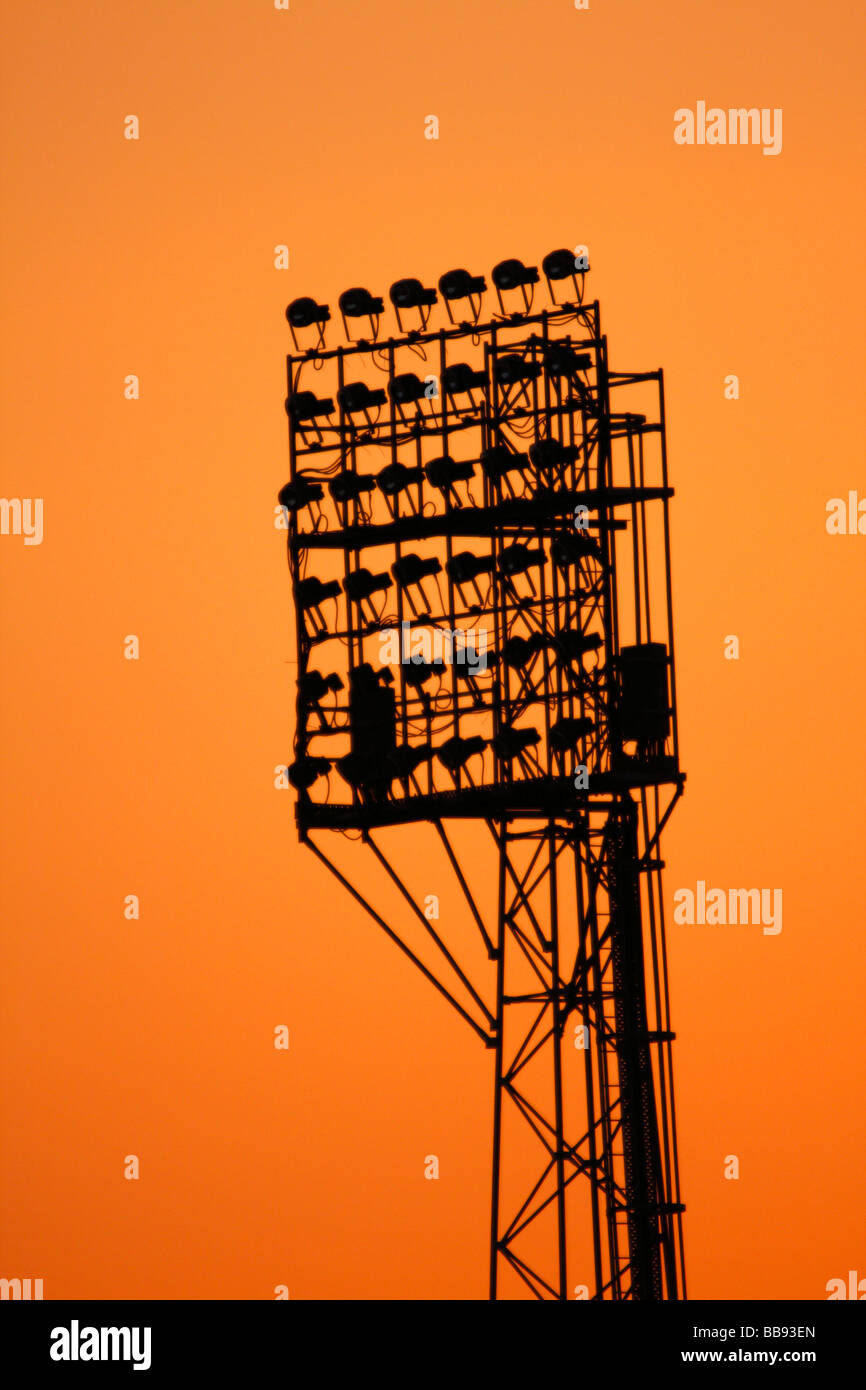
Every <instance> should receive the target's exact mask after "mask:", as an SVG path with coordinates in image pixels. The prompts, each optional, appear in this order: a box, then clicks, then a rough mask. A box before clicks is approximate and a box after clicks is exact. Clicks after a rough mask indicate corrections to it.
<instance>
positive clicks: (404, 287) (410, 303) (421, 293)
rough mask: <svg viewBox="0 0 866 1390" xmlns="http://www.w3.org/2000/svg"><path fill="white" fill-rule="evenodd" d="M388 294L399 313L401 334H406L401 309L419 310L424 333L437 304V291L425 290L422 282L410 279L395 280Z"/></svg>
mask: <svg viewBox="0 0 866 1390" xmlns="http://www.w3.org/2000/svg"><path fill="white" fill-rule="evenodd" d="M388 293H389V295H390V298H391V303H392V304H393V305H394V308H395V310H396V311H397V322H398V323H399V325H400V332H401V333H403V332H405V329H404V328H403V320H402V318H401V317H400V310H401V309H417V310H418V314H419V316H420V319H421V329H422V331H423V330H424V329H425V328H426V327H427V320H428V319H429V317H430V309H431V308H432V306H433V305H434V304H435V303H436V297H437V296H436V291H435V290H428V289H425V288H424V286H423V285H422V284H421V281H420V280H414V279H411V278H410V279H408V280H395V281H394V283H393V285H392V286H391V288H390V290H389V291H388ZM425 310H426V311H427V312H426V313H425V312H424V311H425Z"/></svg>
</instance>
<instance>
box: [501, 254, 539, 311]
mask: <svg viewBox="0 0 866 1390" xmlns="http://www.w3.org/2000/svg"><path fill="white" fill-rule="evenodd" d="M491 278H492V280H493V283H494V285H495V286H496V296H497V298H498V300H499V308H500V310H501V311H502V313H503V314H504V313H505V305H504V303H503V302H502V291H503V290H517V289H519V290H520V291H521V293H522V295H523V306H524V309H525V310H526V313H527V314H528V313H529V310H530V308H531V307H532V301H531V299H530V298H529V296H528V295H527V293H526V286H527V285H537V284H538V267H537V266H534V265H524V264H523V262H522V261H518V260H516V259H512V260H508V261H500V262H499V264H498V265H495V266H494V267H493V271H492V274H491Z"/></svg>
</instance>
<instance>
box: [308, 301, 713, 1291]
mask: <svg viewBox="0 0 866 1390" xmlns="http://www.w3.org/2000/svg"><path fill="white" fill-rule="evenodd" d="M467 357H469V358H470V359H471V360H470V361H469V362H466V358H467ZM419 360H423V361H424V362H425V366H426V369H427V383H428V385H427V390H426V391H425V394H424V395H423V397H421V396H417V394H416V399H414V400H411V401H408V402H407V401H405V400H402V399H401V393H405V391H406V386H405V383H406V381H407V379H408V374H409V372H410V368H411V365H412V363H413V362H414V364H415V365H416V366H417V363H418V361H419ZM360 367H363V369H364V373H365V387H366V389H367V395H365V393H364V391H363V390H360V391H359V390H358V388H357V384H356V382H355V376H356V372H357V369H358V368H360ZM431 379H435V383H436V387H437V390H436V393H435V394H433V393H432V391H431V389H430V386H429V383H430V381H431ZM418 380H419V381H420V378H418ZM401 382H402V383H403V385H402V386H401V384H400V383H401ZM311 383H312V385H314V386H315V388H316V389H315V391H312V390H311ZM323 383H324V384H325V389H326V391H327V392H328V394H325V393H324V392H323V389H322V384H323ZM288 387H289V397H288V400H287V409H288V413H289V446H290V461H291V481H290V484H289V486H288V488H287V489H284V491H283V493H281V500H282V501H284V504H285V505H286V510H287V514H288V518H289V558H290V566H291V572H292V581H293V590H294V597H295V611H296V615H297V629H298V673H299V683H298V702H297V726H296V735H295V761H294V763H293V768H294V769H295V772H294V776H293V780H294V781H295V784H296V786H297V787H298V803H297V819H298V825H299V831H300V835H301V838H302V840H304V842H305V843H307V844H308V845H309V846H310V848H311V849H313V851H314V852H315V854H316V855H317V856H318V857H319V859H320V860H321V861H322V862H323V863H324V864H325V865H326V866H327V867H328V869H329V870H330V871H331V872H332V873H334V874H335V875H336V877H337V879H338V880H339V881H340V883H341V884H342V885H343V886H344V887H345V888H346V889H347V890H348V891H349V892H351V893H352V895H353V896H354V897H355V898H356V900H357V901H358V902H360V903H361V904H362V905H363V906H364V907H365V909H366V910H367V911H368V912H370V913H371V915H372V916H373V917H374V919H375V920H376V921H377V922H378V923H379V925H380V926H382V927H383V928H384V930H385V931H386V932H387V933H388V934H389V935H390V936H391V938H392V939H393V940H394V941H395V942H396V944H398V945H399V946H400V947H401V949H402V950H403V951H404V952H405V953H406V954H407V955H408V956H409V957H410V958H411V960H412V961H413V962H414V963H415V964H416V965H417V966H418V967H419V968H420V969H421V970H422V971H423V973H424V974H425V976H426V977H427V978H428V979H429V980H430V981H431V983H433V984H434V985H435V986H436V988H437V989H438V990H439V992H440V993H441V994H442V995H443V996H444V997H445V998H447V999H448V1001H449V1002H450V1003H451V1004H452V1005H453V1006H454V1007H455V1008H456V1009H457V1010H458V1011H459V1013H460V1014H461V1016H462V1017H463V1018H464V1019H465V1020H466V1021H467V1022H468V1023H469V1024H470V1026H471V1027H472V1028H473V1030H474V1031H475V1032H476V1033H477V1034H478V1035H479V1036H480V1037H481V1038H482V1039H483V1040H484V1042H485V1044H486V1046H488V1047H489V1048H491V1049H492V1050H493V1052H494V1055H495V1076H496V1082H495V1101H494V1135H493V1213H492V1236H491V1267H490V1292H491V1297H497V1296H499V1297H506V1296H512V1294H514V1293H517V1292H519V1289H521V1288H522V1289H523V1292H524V1294H525V1293H526V1292H527V1290H529V1291H531V1293H532V1294H534V1295H535V1296H536V1297H539V1298H556V1299H562V1298H567V1297H570V1296H574V1294H573V1289H570V1288H569V1283H570V1279H571V1278H572V1277H573V1278H575V1279H576V1281H577V1283H578V1284H579V1285H581V1286H583V1287H585V1288H586V1290H587V1295H588V1296H589V1297H592V1298H613V1299H622V1298H641V1299H660V1298H678V1297H683V1296H684V1292H685V1290H684V1274H683V1253H682V1231H681V1212H682V1210H683V1208H682V1205H681V1202H680V1194H679V1189H678V1178H677V1161H676V1139H675V1123H674V1110H673V1087H672V1072H671V1041H672V1038H673V1034H672V1033H671V1031H670V1021H669V1017H668V997H667V969H666V959H665V944H664V920H663V911H662V898H661V881H660V876H661V862H660V860H659V858H658V842H659V837H660V834H661V831H662V829H663V826H664V824H665V823H666V821H667V819H668V817H669V815H670V814H671V811H672V809H673V806H674V804H675V803H676V800H677V799H678V797H679V795H680V793H681V791H682V786H683V781H684V778H683V775H682V773H681V772H680V770H679V760H678V746H677V726H676V700H675V687H674V671H673V637H672V605H671V590H670V564H669V524H668V504H669V499H670V497H671V496H672V492H671V489H670V488H669V486H668V478H667V460H666V453H665V434H664V405H663V383H662V374H661V372H654V373H641V374H633V373H619V374H618V373H612V372H610V371H609V368H608V363H607V347H606V342H605V339H604V338H603V337H602V335H601V331H600V326H599V311H598V305H597V304H588V305H582V304H579V303H575V304H570V305H565V306H561V307H558V308H555V309H551V310H546V311H542V312H540V313H537V314H531V313H522V314H515V315H512V316H511V317H510V318H505V317H503V318H500V319H497V320H494V321H492V322H490V323H486V324H468V323H467V324H462V325H458V326H454V327H450V328H447V329H442V330H440V331H438V332H429V333H428V332H426V331H424V332H417V333H413V334H404V335H402V336H401V337H399V338H389V339H388V340H387V342H385V343H382V344H376V343H371V342H361V343H356V344H351V345H349V346H347V347H339V348H336V349H334V350H330V351H325V350H324V349H321V348H319V349H315V350H313V351H311V352H309V353H303V354H299V355H297V356H293V357H290V358H289V359H288ZM381 387H384V388H385V389H384V390H381V389H380V391H379V395H378V396H376V395H374V394H370V393H371V392H375V391H376V390H377V389H379V388H381ZM452 388H454V389H453V390H452ZM623 388H629V389H630V390H631V393H632V395H633V396H636V397H637V398H638V401H639V404H640V407H641V408H640V410H639V411H637V410H632V411H627V412H622V411H614V410H612V407H611V401H612V399H614V398H616V399H617V401H618V400H619V398H620V395H621V392H622V389H623ZM408 389H409V394H410V395H411V392H412V388H411V384H410V386H409V388H408ZM353 392H354V395H353ZM329 406H330V409H328V408H327V407H329ZM437 459H438V460H442V459H444V460H445V461H446V462H445V463H444V464H441V465H440V464H437V463H436V460H437ZM455 464H456V465H459V467H458V469H456V470H454V469H453V465H455ZM470 465H471V467H470ZM389 469H390V470H391V474H390V475H389V474H388V470H389ZM437 469H438V472H437ZM400 470H409V473H408V475H406V474H405V473H402V472H401V471H400ZM458 475H459V476H458ZM407 476H408V479H409V480H408V482H406V481H405V479H406V477H407ZM389 477H396V478H397V480H398V482H399V483H400V486H399V488H398V489H397V490H396V491H395V492H393V493H390V494H389V492H388V490H387V488H386V485H385V482H386V479H388V478H389ZM375 478H380V479H381V480H382V481H380V482H378V483H376V484H375V485H374V483H373V481H372V480H373V479H375ZM341 479H342V482H340V480H341ZM359 480H360V481H359ZM329 485H332V486H329ZM326 487H328V492H329V496H328V497H327V498H326V497H325V488H326ZM341 487H342V488H343V491H344V492H346V491H347V492H348V493H349V494H351V495H349V496H348V497H346V496H341V495H339V489H340V488H341ZM388 487H390V482H388ZM315 494H318V495H315ZM521 548H522V549H521ZM467 553H468V554H469V555H470V556H471V557H472V561H473V564H474V563H475V562H477V565H478V570H477V573H476V575H475V576H474V577H473V578H466V574H465V571H464V570H461V568H460V565H461V563H462V561H461V556H465V555H466V554H467ZM407 557H408V559H407ZM419 560H420V561H421V568H422V569H424V568H425V566H426V569H425V572H424V573H423V575H422V577H421V578H420V579H418V578H417V577H416V578H415V579H412V577H411V576H412V575H413V574H414V575H416V576H417V574H418V573H419V570H418V564H417V562H418V561H419ZM437 565H438V569H436V570H435V572H434V568H433V567H434V566H437ZM368 566H369V568H368ZM386 566H388V568H387V569H386ZM392 567H393V568H392ZM413 567H414V568H413ZM376 571H380V573H378V574H377V573H376ZM389 572H390V573H391V574H392V575H393V576H394V579H392V580H391V582H390V583H387V580H388V575H389ZM398 574H402V575H403V577H404V580H405V581H406V582H402V581H400V580H399V579H397V575H398ZM407 576H408V578H407ZM479 577H480V578H481V583H480V584H479V582H478V579H479ZM395 580H396V581H397V582H395ZM371 582H372V583H373V584H374V585H376V584H378V585H379V586H380V587H379V588H375V587H374V588H372V589H371V588H370V584H371ZM392 593H393V597H394V599H395V602H394V604H393V606H390V605H391V598H392ZM386 595H387V597H386ZM316 600H318V601H316ZM331 605H334V606H333V608H332V607H331ZM481 622H485V623H488V624H489V628H488V629H487V631H489V633H490V638H491V646H492V653H491V661H490V665H489V667H488V669H487V670H486V671H485V672H480V671H478V670H474V671H473V670H469V669H467V668H464V669H461V668H460V666H459V663H458V662H455V661H452V662H451V663H450V664H449V665H447V666H445V667H442V668H441V669H438V668H437V669H435V670H433V671H432V672H431V674H430V675H429V676H428V677H426V679H425V681H424V682H423V683H419V682H418V681H417V680H414V679H413V670H412V664H411V663H407V662H406V661H405V660H400V661H399V662H398V664H397V667H396V678H395V679H394V680H393V682H392V686H393V688H392V687H391V685H386V684H385V680H384V678H382V679H381V680H380V674H378V673H376V669H375V663H376V656H377V652H380V651H381V649H382V633H383V631H384V630H386V629H392V628H394V629H396V630H397V631H398V632H400V633H403V632H404V631H406V630H408V631H409V632H410V633H412V632H414V631H415V629H417V628H418V627H420V626H425V625H426V626H427V627H429V626H431V625H436V624H444V625H445V626H446V628H447V630H448V631H449V632H452V633H453V632H456V631H464V630H467V629H472V628H473V627H477V626H478V625H479V624H480V623H481ZM404 624H407V625H408V628H405V627H404ZM335 654H336V655H335ZM329 665H330V666H331V668H332V669H331V671H328V670H327V669H326V668H327V667H328V666H329ZM334 667H336V670H335V671H334V670H333V668H334ZM636 667H637V668H638V670H637V675H635V669H636ZM366 668H373V672H374V678H375V679H374V678H373V677H370V676H368V675H367V674H366ZM359 671H360V676H359V675H358V672H359ZM647 671H649V672H650V676H651V677H652V679H650V682H649V686H648V685H647V679H648V678H647V676H646V674H641V673H642V672H643V673H646V672H647ZM659 671H661V672H662V675H661V676H660V677H659V675H658V672H659ZM653 672H655V675H653ZM331 674H334V675H336V676H339V681H338V682H336V683H335V682H334V681H331V683H330V685H329V686H328V687H327V690H325V689H323V682H322V678H323V677H324V676H326V675H331ZM391 674H392V675H393V674H394V673H393V672H392V673H391ZM361 677H363V678H364V681H365V682H366V683H367V685H368V686H370V689H371V690H372V691H373V693H372V694H371V695H368V696H367V697H365V698H366V700H367V702H366V704H365V703H363V702H362V701H361V699H360V697H358V696H357V694H356V696H355V697H354V703H353V695H352V691H353V690H356V691H357V689H358V688H360V686H359V684H356V683H360V681H361ZM659 679H660V680H661V681H662V682H663V685H664V690H663V692H662V695H661V696H659V694H658V682H659ZM652 680H655V694H653V693H652V690H651V688H650V687H652ZM371 682H372V684H371ZM428 685H429V686H430V689H429V690H428V689H427V688H426V686H428ZM380 691H384V692H385V693H384V694H380V693H379V692H380ZM648 691H649V692H650V693H649V694H648V693H647V692H648ZM314 694H315V698H313V695H314ZM660 701H661V705H663V708H661V706H660V703H659V702H660ZM390 710H393V729H392V727H391V716H390V715H389V714H388V711H390ZM470 747H471V751H468V752H467V749H468V748H470ZM455 749H456V750H457V751H456V754H455V752H454V750H455ZM464 754H465V756H464ZM576 774H577V775H576ZM454 820H471V821H473V822H475V823H476V824H477V825H478V826H486V827H487V830H488V831H489V834H490V837H491V845H492V847H493V850H494V852H495V855H496V862H497V863H498V903H497V909H496V912H495V919H494V920H487V921H485V914H484V912H483V911H482V908H481V906H480V905H479V895H478V892H477V891H476V890H475V889H473V886H472V884H471V882H470V878H471V874H470V873H468V872H467V869H466V867H465V865H461V863H460V860H459V857H458V854H457V852H456V850H455V847H454V843H453V837H452V836H450V835H449V833H448V822H453V821H454ZM410 822H411V823H419V822H428V823H429V824H430V825H432V826H433V828H434V831H435V834H436V836H437V839H438V841H439V842H440V844H441V846H442V847H443V850H444V852H445V854H446V856H447V861H448V863H449V864H450V866H451V868H452V870H453V871H454V873H455V874H456V876H457V880H458V882H459V884H460V888H461V890H462V891H463V893H464V895H465V900H466V902H467V906H468V920H469V921H470V923H471V927H472V929H473V930H477V932H478V933H480V939H481V941H482V943H483V946H484V948H485V953H486V957H487V958H488V962H489V969H488V970H487V971H485V972H482V973H483V976H484V978H481V977H480V976H479V973H478V972H477V971H475V972H474V974H473V971H472V970H471V969H470V967H469V966H468V964H466V961H465V960H464V961H461V942H460V940H459V939H458V940H456V941H448V940H446V939H445V934H444V933H443V932H441V931H440V930H439V929H437V927H436V926H435V925H434V924H433V923H432V922H431V921H429V920H427V917H426V916H425V913H424V912H423V910H422V908H421V905H420V903H419V902H418V901H417V900H416V897H414V896H413V894H412V893H411V892H410V891H409V889H408V887H407V885H406V882H405V880H404V877H403V875H402V874H401V872H400V871H399V869H398V868H397V867H396V865H395V863H394V862H392V857H391V855H389V854H388V853H386V852H384V851H383V849H382V847H381V844H380V843H379V835H380V832H381V831H383V830H384V828H386V827H391V826H398V825H402V824H407V823H410ZM338 830H339V831H343V832H346V831H356V832H360V835H361V837H362V838H363V842H364V844H365V846H366V847H367V849H368V850H369V852H370V856H371V861H372V862H375V864H376V865H377V866H378V867H379V869H380V870H381V872H382V873H383V874H384V875H385V877H386V878H387V880H388V881H389V882H390V883H391V884H392V885H393V886H394V887H396V889H397V890H398V891H399V894H400V898H401V900H402V901H403V902H404V904H405V906H406V910H407V914H408V922H409V923H410V924H411V925H412V926H414V928H415V930H416V933H417V934H418V935H419V936H420V938H422V939H423V941H424V942H425V943H426V945H427V946H428V947H429V948H430V952H432V956H431V954H430V953H427V954H426V955H425V951H424V950H423V949H422V948H421V947H420V946H416V945H414V944H412V941H411V932H410V930H409V929H408V927H407V926H400V927H397V928H395V927H394V926H392V925H391V924H390V923H389V922H388V921H387V920H386V918H385V917H384V915H383V914H382V913H381V912H380V911H379V910H378V909H377V907H376V906H375V905H374V904H373V903H372V902H371V901H369V898H368V896H367V895H365V894H364V893H362V892H360V891H359V889H358V888H357V887H356V886H354V885H353V884H352V883H351V881H350V878H349V876H348V875H347V874H346V873H344V872H343V871H342V870H341V868H340V867H339V866H338V865H337V864H335V863H334V862H333V861H332V859H331V858H330V857H329V856H328V855H327V854H326V853H325V852H324V850H323V849H322V847H321V844H320V843H319V840H320V839H321V836H320V835H316V837H315V838H314V834H313V832H319V831H338ZM462 954H464V956H465V955H466V952H465V950H464V951H463V952H462ZM575 1059H576V1060H577V1062H578V1064H579V1066H580V1073H581V1074H580V1076H579V1079H578V1078H577V1077H576V1076H574V1075H572V1074H571V1073H572V1071H573V1069H574V1064H575ZM587 1250H591V1252H592V1253H591V1256H589V1257H587V1255H586V1253H585V1252H586V1251H587Z"/></svg>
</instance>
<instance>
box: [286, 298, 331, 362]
mask: <svg viewBox="0 0 866 1390" xmlns="http://www.w3.org/2000/svg"><path fill="white" fill-rule="evenodd" d="M330 317H331V311H330V309H329V308H328V306H327V304H317V303H316V301H315V299H309V298H301V299H293V300H292V302H291V304H290V305H289V307H288V308H287V309H286V319H287V320H288V324H289V328H290V329H291V332H292V342H293V343H294V345H295V350H296V351H299V348H298V338H297V334H296V332H295V330H296V329H298V328H312V326H313V324H315V325H316V327H317V328H318V330H319V344H318V345H319V347H324V343H325V329H324V325H325V324H326V323H327V322H328V320H329V319H330Z"/></svg>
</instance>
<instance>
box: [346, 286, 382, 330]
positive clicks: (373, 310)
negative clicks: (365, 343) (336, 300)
mask: <svg viewBox="0 0 866 1390" xmlns="http://www.w3.org/2000/svg"><path fill="white" fill-rule="evenodd" d="M384 308H385V305H384V302H383V300H382V299H380V298H379V297H378V296H376V295H372V294H371V293H370V291H369V290H365V289H364V288H363V286H361V285H356V286H354V287H353V288H352V289H349V290H344V291H343V293H342V294H341V295H340V313H341V314H342V316H343V330H344V332H345V334H346V337H347V338H349V339H350V341H351V334H350V332H349V325H348V322H347V320H348V319H363V318H369V320H370V336H371V338H372V339H373V341H374V342H375V340H376V337H377V335H378V332H379V323H378V320H379V315H380V314H381V313H383V311H384Z"/></svg>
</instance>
